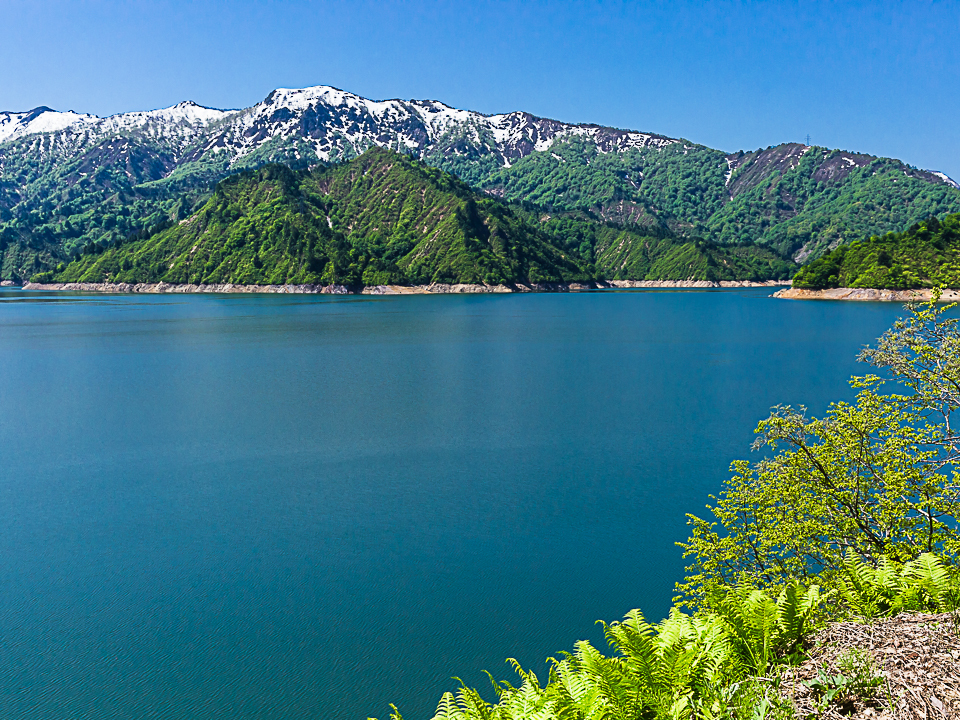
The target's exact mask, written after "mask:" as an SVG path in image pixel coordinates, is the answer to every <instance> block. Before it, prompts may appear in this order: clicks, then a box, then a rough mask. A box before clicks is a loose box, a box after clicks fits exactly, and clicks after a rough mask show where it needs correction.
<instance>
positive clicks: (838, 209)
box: [0, 85, 960, 278]
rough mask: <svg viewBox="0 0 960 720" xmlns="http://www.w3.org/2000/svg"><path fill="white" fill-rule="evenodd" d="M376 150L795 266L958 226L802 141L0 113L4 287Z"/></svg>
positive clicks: (386, 112) (553, 128)
mask: <svg viewBox="0 0 960 720" xmlns="http://www.w3.org/2000/svg"><path fill="white" fill-rule="evenodd" d="M372 146H381V147H385V148H388V149H391V150H394V151H397V152H402V153H405V154H410V155H413V156H415V157H418V158H420V159H421V160H423V161H424V162H425V163H426V164H428V165H432V166H434V167H437V168H439V169H441V170H445V171H448V172H451V173H454V174H456V175H458V176H460V178H461V179H463V180H464V181H465V182H467V183H468V184H470V185H473V186H474V187H477V188H479V189H481V190H484V191H486V192H487V193H489V194H491V195H494V196H496V197H499V198H502V199H504V200H507V201H512V202H524V203H530V204H532V205H536V206H541V207H543V208H545V209H549V210H550V211H551V212H558V213H564V212H574V213H585V214H587V215H588V216H590V217H594V218H597V219H600V220H603V221H605V222H608V223H614V224H618V225H633V226H637V227H641V228H648V229H650V231H651V232H653V233H655V234H658V235H662V234H663V233H667V234H674V235H677V236H681V237H701V238H705V239H709V240H714V241H716V242H720V243H760V244H765V245H769V246H770V247H773V248H775V249H776V251H777V252H780V253H783V254H785V255H789V256H791V257H796V258H798V259H805V258H812V257H815V256H816V255H817V254H819V253H821V252H822V251H823V250H824V249H826V248H827V247H832V246H835V245H836V244H838V243H841V242H847V241H849V240H850V239H855V238H859V237H862V236H863V235H864V234H870V233H885V232H888V231H891V230H902V229H903V228H905V227H908V226H909V225H911V224H912V223H914V222H917V221H918V220H922V219H925V218H927V217H929V216H930V215H943V214H945V213H948V212H960V185H958V184H957V183H955V182H954V181H953V180H952V179H951V178H949V177H947V176H946V175H944V174H943V173H937V172H930V171H925V170H918V169H917V168H912V167H910V166H908V165H905V164H904V163H901V162H900V161H898V160H893V159H890V158H877V157H874V156H871V155H864V154H859V153H849V152H842V151H838V150H830V149H828V148H811V147H809V146H807V145H802V144H799V143H785V144H783V145H778V146H776V147H770V148H767V149H766V150H757V151H755V152H738V153H734V154H728V153H726V152H723V151H720V150H714V149H712V148H708V147H706V146H703V145H697V144H695V143H691V142H689V141H686V140H677V139H674V138H670V137H667V136H664V135H658V134H654V133H647V132H638V131H634V130H621V129H617V128H611V127H603V126H599V125H592V124H572V123H564V122H560V121H557V120H550V119H547V118H542V117H537V116H535V115H532V114H530V113H526V112H510V113H504V114H497V115H485V114H483V113H479V112H473V111H470V110H458V109H456V108H453V107H450V106H449V105H445V104H444V103H442V102H438V101H436V100H369V99H366V98H363V97H361V96H359V95H356V94H354V93H350V92H345V91H343V90H338V89H337V88H333V87H329V86H326V85H319V86H316V87H310V88H304V89H299V90H297V89H286V88H281V89H277V90H274V91H273V92H271V93H270V94H269V95H268V96H267V97H266V98H265V99H264V100H263V102H260V103H257V104H256V105H254V106H253V107H250V108H246V109H241V110H217V109H213V108H207V107H203V106H201V105H198V104H196V103H193V102H182V103H179V104H177V105H174V106H173V107H168V108H163V109H160V110H151V111H147V112H130V113H121V114H118V115H112V116H110V117H97V116H94V115H87V114H82V113H77V112H72V111H70V112H57V111H54V110H51V109H50V108H48V107H40V108H36V109H34V110H31V111H27V112H0V277H2V278H6V277H29V276H30V274H31V273H32V272H35V271H37V270H38V269H39V268H41V267H48V266H50V265H51V264H53V265H55V264H56V262H58V261H59V259H62V258H66V257H68V256H69V255H70V254H71V253H73V252H75V251H76V250H78V249H80V248H83V247H85V246H87V245H89V244H91V243H98V244H99V245H101V246H102V245H105V244H108V243H116V242H122V241H124V240H125V239H126V238H129V237H133V236H136V235H137V234H139V233H142V232H144V231H145V230H147V229H149V228H151V227H156V226H157V225H158V224H160V223H165V222H169V221H171V220H179V219H183V218H184V217H186V216H187V215H189V214H190V213H191V212H192V210H193V209H194V208H195V207H197V203H198V202H199V201H202V200H203V199H204V198H206V197H207V196H208V195H209V193H210V192H212V190H213V188H214V186H215V185H216V183H217V182H218V181H219V180H221V179H223V178H224V177H226V176H227V175H229V174H231V173H233V172H236V171H238V170H243V169H247V168H253V167H257V166H260V165H263V164H265V163H269V162H279V163H284V164H287V165H291V166H295V167H305V166H311V165H315V164H319V163H327V162H336V161H341V160H348V159H350V158H353V157H355V156H358V155H360V154H362V153H363V152H364V151H365V150H367V149H368V148H370V147H372ZM868 184H869V188H867V187H866V186H867V185H868ZM863 196H870V197H872V198H874V200H873V201H871V203H869V205H870V208H872V209H868V208H867V206H866V205H865V204H864V203H863V202H862V200H861V198H862V197H863ZM548 214H549V213H548Z"/></svg>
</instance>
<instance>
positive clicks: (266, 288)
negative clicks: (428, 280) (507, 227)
mask: <svg viewBox="0 0 960 720" xmlns="http://www.w3.org/2000/svg"><path fill="white" fill-rule="evenodd" d="M787 284H788V282H787V281H780V280H769V281H765V282H753V281H750V280H721V281H719V282H713V281H709V280H604V281H597V282H592V283H529V284H526V283H516V284H512V285H482V284H470V283H456V284H448V283H432V284H430V285H369V286H365V287H348V286H346V285H233V284H230V283H225V284H212V285H192V284H173V283H30V282H28V283H24V285H23V289H24V290H44V291H54V292H98V293H125V294H133V293H149V294H163V293H280V294H283V293H288V294H300V295H431V294H436V295H446V294H461V293H476V294H482V293H517V292H520V293H525V292H581V291H585V290H628V289H641V288H747V287H770V288H773V287H783V286H785V285H787Z"/></svg>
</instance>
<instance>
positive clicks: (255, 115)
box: [0, 85, 676, 167]
mask: <svg viewBox="0 0 960 720" xmlns="http://www.w3.org/2000/svg"><path fill="white" fill-rule="evenodd" d="M37 135H49V136H53V137H50V138H49V142H47V143H39V144H37V145H36V148H37V149H38V150H40V148H42V147H47V148H51V149H52V148H60V149H61V151H62V152H64V153H68V154H70V155H74V154H75V153H77V152H78V151H82V150H83V149H84V148H88V147H91V146H93V145H96V144H98V143H100V142H103V141H104V140H105V139H107V138H109V137H111V136H117V135H125V136H133V137H139V138H142V139H150V140H154V141H158V142H160V143H161V144H164V145H167V144H168V143H169V144H170V146H169V147H166V148H165V149H166V150H170V151H174V152H176V153H177V154H178V155H179V154H180V153H181V152H182V153H184V154H183V156H182V157H181V158H178V159H179V160H182V161H184V162H190V161H197V160H200V159H202V158H204V157H205V156H207V155H208V154H215V155H217V156H220V157H223V155H224V154H225V155H226V158H227V160H228V163H229V164H230V165H233V164H234V163H236V162H237V161H240V160H242V159H243V158H245V157H246V156H248V155H250V154H251V153H254V152H255V151H257V150H259V149H261V148H263V146H265V145H267V144H270V146H271V150H272V151H273V152H279V151H281V150H283V149H288V150H290V151H292V152H294V153H295V155H299V156H302V155H303V154H306V155H307V157H297V159H303V160H306V161H310V160H313V159H316V160H319V161H331V160H336V159H338V158H342V157H345V156H351V155H355V154H359V153H360V152H362V151H363V150H364V149H366V148H367V147H370V146H372V145H380V146H384V147H392V148H395V149H398V150H404V151H406V152H412V153H414V154H417V155H421V156H422V155H425V154H427V153H429V152H430V150H431V149H433V148H434V147H435V146H436V145H437V144H439V143H443V142H444V141H448V142H453V141H461V142H462V141H467V142H469V143H470V144H471V145H474V146H475V147H477V148H480V149H482V150H484V151H485V152H488V153H492V154H493V155H495V156H496V158H497V160H498V162H499V163H500V164H501V165H503V166H506V167H509V165H510V164H511V163H512V162H513V161H515V160H517V159H519V158H521V157H524V156H525V155H528V154H530V153H532V152H537V151H543V150H546V149H548V148H549V147H550V146H551V145H552V144H553V143H554V142H555V141H557V140H560V139H563V138H567V137H570V136H574V135H576V136H582V137H584V138H587V139H589V140H590V141H592V142H594V143H595V144H596V146H597V147H598V149H600V150H601V151H603V152H615V151H622V150H627V149H629V148H644V147H662V146H664V145H667V144H670V143H673V142H676V140H673V139H670V138H666V137H663V136H660V135H654V134H650V133H641V132H633V131H625V130H617V129H614V128H606V127H600V126H597V125H573V124H569V123H562V122H558V121H555V120H548V119H544V118H539V117H536V116H534V115H531V114H529V113H524V112H512V113H507V114H502V115H483V114H481V113H478V112H472V111H468V110H457V109H455V108H452V107H449V106H448V105H444V104H443V103H441V102H437V101H434V100H410V101H403V100H385V101H374V100H368V99H366V98H363V97H360V96H359V95H355V94H353V93H349V92H344V91H343V90H338V89H336V88H333V87H328V86H325V85H320V86H316V87H310V88H304V89H301V90H294V89H278V90H274V91H273V92H271V93H270V94H269V95H268V96H267V98H266V99H265V100H264V101H263V102H261V103H257V104H256V105H254V106H253V107H251V108H247V109H245V110H240V111H225V110H215V109H212V108H205V107H202V106H200V105H197V104H196V103H192V102H184V103H180V104H179V105H175V106H173V107H170V108H164V109H162V110H153V111H149V112H131V113H123V114H120V115H112V116H110V117H106V118H100V117H96V116H94V115H83V114H79V113H74V112H56V111H54V110H50V109H49V108H45V107H44V108H37V109H35V110H32V111H29V112H22V113H9V112H8V113H0V154H3V151H4V148H3V147H2V145H3V144H6V143H9V142H12V141H15V140H21V139H24V138H27V137H29V136H37ZM285 146H287V147H286V148H285ZM188 147H189V151H188ZM178 151H179V152H178ZM310 155H313V156H314V157H310Z"/></svg>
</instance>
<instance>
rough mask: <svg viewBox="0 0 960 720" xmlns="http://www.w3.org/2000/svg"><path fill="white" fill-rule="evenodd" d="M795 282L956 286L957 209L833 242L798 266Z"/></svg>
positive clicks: (959, 268) (959, 284) (959, 260)
mask: <svg viewBox="0 0 960 720" xmlns="http://www.w3.org/2000/svg"><path fill="white" fill-rule="evenodd" d="M793 286H794V287H797V288H809V289H814V290H821V289H824V288H835V287H850V288H877V289H883V290H908V289H912V288H932V287H941V288H960V215H948V216H947V217H946V218H944V219H943V221H942V222H941V221H939V220H937V219H936V218H930V219H929V220H927V221H925V222H922V223H918V224H917V225H914V226H913V227H911V228H910V229H909V230H907V231H906V232H903V233H888V234H886V235H883V236H882V237H879V236H876V235H874V236H873V237H871V238H869V239H867V240H862V241H859V242H855V243H851V244H849V245H843V246H841V247H838V248H837V249H836V250H833V251H831V252H829V253H827V254H826V255H824V256H823V257H821V258H818V259H817V260H814V261H813V262H811V263H810V264H809V265H806V266H805V267H803V268H802V269H801V270H800V272H799V273H797V275H796V277H795V278H794V280H793Z"/></svg>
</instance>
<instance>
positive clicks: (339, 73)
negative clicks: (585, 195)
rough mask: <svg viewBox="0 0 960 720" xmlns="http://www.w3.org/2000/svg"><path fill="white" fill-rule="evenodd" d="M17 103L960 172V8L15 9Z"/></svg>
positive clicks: (3, 5)
mask: <svg viewBox="0 0 960 720" xmlns="http://www.w3.org/2000/svg"><path fill="white" fill-rule="evenodd" d="M0 28H2V34H0V37H2V41H0V110H25V109H29V108H33V107H36V106H37V105H48V106H50V107H53V108H55V109H58V110H67V109H72V110H77V111H81V112H89V113H95V114H98V115H107V114H111V113H117V112H124V111H128V110H146V109H153V108H157V107H163V106H167V105H172V104H174V103H176V102H179V101H180V100H185V99H190V100H194V101H196V102H198V103H200V104H202V105H208V106H213V107H223V108H231V107H245V106H249V105H252V104H253V103H256V102H258V101H259V100H262V99H263V98H264V97H265V96H266V95H267V93H269V92H270V90H271V89H273V88H275V87H304V86H308V85H318V84H327V85H334V86H337V87H340V88H343V89H345V90H350V91H352V92H356V93H359V94H361V95H364V96H366V97H370V98H375V99H383V98H393V97H400V98H431V99H438V100H442V101H444V102H446V103H448V104H450V105H453V106H455V107H460V108H468V109H473V110H479V111H482V112H487V113H494V112H505V111H510V110H527V111H529V112H532V113H535V114H537V115H543V116H547V117H553V118H557V119H560V120H565V121H573V122H596V123H601V124H604V125H614V126H618V127H626V128H633V129H638V130H648V131H653V132H659V133H662V134H665V135H671V136H674V137H684V138H688V139H690V140H694V141H696V142H700V143H704V144H706V145H709V146H712V147H716V148H721V149H724V150H728V151H732V150H738V149H755V148H757V147H766V146H767V145H773V144H776V143H779V142H784V141H803V139H804V137H805V136H806V135H807V134H808V133H809V135H810V136H811V138H812V142H813V143H815V144H818V145H826V146H828V147H831V148H833V147H839V148H843V149H847V150H854V151H861V152H868V153H872V154H876V155H887V156H892V157H898V158H901V159H903V160H905V161H906V162H909V163H911V164H913V165H918V166H920V167H924V168H929V169H934V170H942V171H944V172H947V173H948V174H950V175H951V176H953V177H954V178H957V179H958V180H960V134H958V132H957V128H958V118H960V42H958V40H960V4H958V3H948V2H923V1H921V0H917V1H915V2H909V3H903V4H900V3H825V2H824V3H813V2H801V3H787V2H782V3H778V2H766V3H724V2H718V3H693V2H689V3H685V2H677V3H668V2H661V3H646V2H637V3H619V2H567V3H559V2H557V3H551V2H523V3H521V2H484V1H482V0H474V1H472V2H437V3H414V2H409V3H408V2H396V3H388V2H384V3H367V2H313V3H308V2H296V1H291V2H279V1H278V2H254V1H252V0H248V1H243V0H238V1H237V2H229V3H227V2H207V1H205V0H195V1H194V2H174V1H173V0H168V1H167V2H137V1H136V0H128V1H127V2H81V1H77V2H53V1H45V0H31V1H30V2H23V1H21V0H0Z"/></svg>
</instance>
